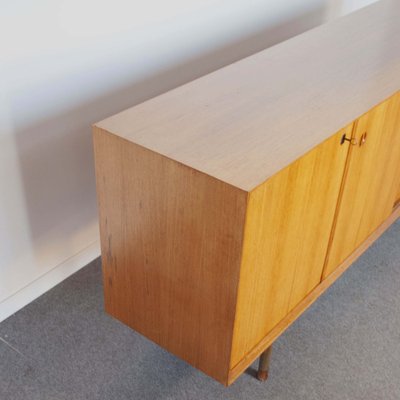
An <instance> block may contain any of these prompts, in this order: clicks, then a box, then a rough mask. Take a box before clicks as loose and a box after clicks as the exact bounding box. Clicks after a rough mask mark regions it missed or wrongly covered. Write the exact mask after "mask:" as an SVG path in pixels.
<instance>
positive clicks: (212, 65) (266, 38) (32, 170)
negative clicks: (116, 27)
mask: <svg viewBox="0 0 400 400" xmlns="http://www.w3.org/2000/svg"><path fill="white" fill-rule="evenodd" d="M325 11H326V10H325V8H324V7H318V8H315V9H314V10H312V11H311V12H308V13H307V14H304V15H299V16H298V17H296V18H295V19H291V20H286V21H284V22H282V23H281V24H279V25H277V26H273V27H269V28H268V29H265V30H262V31H259V32H256V33H254V34H253V35H252V36H249V37H246V38H242V39H241V40H237V41H234V42H231V43H228V44H226V45H225V46H223V47H220V48H217V49H214V50H212V51H209V52H207V53H204V54H199V55H198V56H197V57H195V58H191V59H187V60H186V61H185V62H183V63H180V64H178V65H174V66H171V67H170V68H168V69H166V70H164V71H162V72H160V73H157V74H156V75H153V76H151V77H148V78H146V79H144V80H140V81H133V82H130V83H127V85H126V87H124V88H122V89H121V88H120V89H117V90H115V91H114V92H107V93H103V94H102V96H101V97H97V98H93V99H91V101H89V102H86V104H83V105H79V107H76V108H73V109H69V110H68V111H67V112H65V113H63V114H59V115H53V116H52V117H51V118H47V119H46V120H42V121H40V122H39V123H36V124H34V125H32V126H28V127H24V128H22V129H18V127H17V128H16V135H15V138H16V147H17V152H18V158H19V163H20V169H21V175H22V179H23V186H24V192H25V198H26V207H27V213H28V216H29V223H30V230H31V232H30V233H31V237H32V241H33V243H34V245H35V242H37V241H43V240H59V239H61V240H62V238H63V237H68V236H69V235H72V236H73V235H74V234H75V233H76V232H77V231H78V230H79V229H83V228H84V227H85V226H87V225H88V224H93V223H95V221H96V219H97V210H96V196H95V179H94V167H93V152H92V137H91V124H93V123H94V122H96V121H99V120H101V119H103V118H105V117H107V116H110V115H112V114H114V113H116V112H119V111H121V110H123V109H126V108H128V107H130V106H133V105H135V104H138V103H140V102H143V101H144V100H147V99H149V98H151V97H154V96H156V95H158V94H160V93H163V92H165V91H167V90H169V89H172V88H174V87H176V86H179V85H181V84H183V83H186V82H188V81H190V80H193V79H195V78H197V77H199V76H202V75H204V74H207V73H209V72H211V71H213V70H216V69H218V68H220V67H222V66H224V65H227V64H230V63H232V62H234V61H236V60H239V59H241V58H243V57H246V56H248V55H251V54H253V53H255V52H258V51H260V50H262V49H264V48H267V47H269V46H272V45H274V44H276V43H279V42H281V41H283V40H285V39H288V38H290V37H292V36H295V35H297V34H299V33H302V32H304V31H306V30H308V29H310V28H312V27H315V26H317V25H319V24H321V23H322V22H324V17H325ZM77 90H79V88H78V89H77ZM32 96H34V93H32ZM83 246H84V245H82V247H83Z"/></svg>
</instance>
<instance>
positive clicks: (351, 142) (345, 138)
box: [340, 133, 358, 146]
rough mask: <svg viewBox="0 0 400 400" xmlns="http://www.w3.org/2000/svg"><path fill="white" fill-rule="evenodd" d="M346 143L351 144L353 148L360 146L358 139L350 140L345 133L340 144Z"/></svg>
mask: <svg viewBox="0 0 400 400" xmlns="http://www.w3.org/2000/svg"><path fill="white" fill-rule="evenodd" d="M344 142H349V143H350V144H351V145H352V146H356V145H357V144H358V142H357V139H356V138H348V137H346V134H345V133H344V134H343V136H342V139H341V140H340V144H343V143H344Z"/></svg>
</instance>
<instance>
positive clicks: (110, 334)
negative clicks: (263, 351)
mask: <svg viewBox="0 0 400 400" xmlns="http://www.w3.org/2000/svg"><path fill="white" fill-rule="evenodd" d="M253 368H255V365H253ZM253 372H254V371H252V370H249V371H248V372H247V373H245V374H243V375H242V376H241V377H240V378H239V379H238V380H237V381H236V382H235V383H234V384H233V385H232V386H230V387H229V388H224V387H223V386H221V385H220V384H218V383H216V382H214V381H213V380H212V379H210V378H208V377H206V376H204V375H203V374H202V373H201V372H199V371H197V370H195V369H194V368H192V367H190V366H188V365H186V364H185V363H184V362H182V361H180V360H178V359H177V358H175V357H174V356H172V355H170V354H168V353H167V352H166V351H164V350H162V349H160V348H159V347H158V346H156V345H154V344H153V343H151V342H150V341H148V340H147V339H145V338H143V337H141V336H140V335H139V334H137V333H135V332H134V331H132V330H130V329H129V328H127V327H125V326H123V325H122V324H121V323H119V322H117V321H116V320H114V319H112V318H111V317H109V316H107V315H105V314H104V312H103V299H102V286H101V272H100V261H99V260H96V261H94V262H92V263H91V264H89V265H88V266H86V267H85V268H83V269H82V270H81V271H79V272H78V273H76V274H75V275H73V276H72V277H70V278H69V279H67V280H66V281H64V282H63V283H61V284H60V285H58V286H57V287H56V288H54V289H53V290H51V291H49V292H48V293H46V294H45V295H43V296H42V297H40V298H39V299H38V300H36V301H34V302H33V303H31V304H29V305H28V306H27V307H25V308H24V309H23V310H21V311H19V312H18V313H16V314H15V315H13V316H12V317H10V318H8V319H7V320H6V321H4V322H2V323H1V324H0V399H1V400H20V399H24V400H25V399H27V400H28V399H29V400H47V399H49V400H50V399H51V400H58V399H68V400H80V399H85V400H86V399H96V400H97V399H104V400H105V399H107V400H111V399H115V400H125V399H151V400H153V399H202V400H203V399H213V400H214V399H246V400H250V399H254V400H257V399H271V400H272V399H280V400H284V399H296V400H298V399H304V400H314V399H323V400H331V399H332V400H333V399H335V400H336V399H337V400H346V399H352V400H357V399H360V400H361V399H362V400H369V399H371V400H372V399H373V400H375V399H376V400H381V399H385V400H391V399H393V400H399V399H400V222H397V223H396V224H395V225H393V226H392V228H391V229H390V230H389V231H388V232H386V234H385V235H384V236H383V237H382V238H381V239H380V240H379V241H378V242H377V243H375V244H374V245H373V246H372V247H371V248H370V250H368V252H367V253H365V254H364V255H363V256H362V257H361V258H360V259H359V260H358V262H357V263H355V264H354V265H353V266H352V268H351V269H350V270H349V271H348V272H347V273H346V274H345V275H344V276H343V277H342V278H341V279H340V280H339V281H338V282H337V283H335V284H334V285H333V286H332V287H331V288H330V289H329V291H328V292H327V293H326V294H325V295H324V296H323V297H322V298H320V299H319V300H318V301H317V302H316V303H315V304H314V306H313V307H311V308H310V310H309V311H307V312H306V313H305V314H304V315H303V316H302V317H301V318H300V319H299V320H298V321H296V323H295V324H293V325H292V326H291V328H289V330H288V331H287V332H286V333H285V334H283V335H282V336H281V337H280V338H279V339H278V341H277V342H276V343H275V346H274V351H273V355H272V367H271V372H270V379H269V380H268V382H266V383H260V382H258V381H257V380H256V379H254V378H253V376H252V374H253Z"/></svg>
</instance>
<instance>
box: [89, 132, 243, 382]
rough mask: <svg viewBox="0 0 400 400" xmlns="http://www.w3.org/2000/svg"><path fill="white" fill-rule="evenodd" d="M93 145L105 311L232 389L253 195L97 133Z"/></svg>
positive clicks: (108, 135)
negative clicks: (233, 347)
mask: <svg viewBox="0 0 400 400" xmlns="http://www.w3.org/2000/svg"><path fill="white" fill-rule="evenodd" d="M94 147H95V159H96V181H97V191H98V199H99V211H100V233H101V251H102V263H103V276H104V291H105V307H106V311H107V312H109V313H110V314H111V315H113V316H114V317H116V318H118V319H119V320H121V321H122V322H124V323H125V324H127V325H128V326H130V327H132V328H133V329H135V330H136V331H138V332H139V333H142V334H143V335H145V336H146V337H148V338H149V339H151V340H153V341H154V342H156V343H158V344H159V345H161V346H162V347H164V348H165V349H167V350H169V351H170V352H172V353H173V354H175V355H177V356H178V357H180V358H182V359H183V360H185V361H188V362H189V363H190V364H192V365H193V366H195V367H197V368H198V369H200V370H202V371H203V372H205V373H207V374H209V375H211V376H212V377H213V378H214V379H217V380H219V381H220V382H222V383H226V382H227V376H228V371H229V359H230V350H231V343H232V332H233V322H234V313H235V306H236V293H237V283H238V278H239V267H240V258H241V251H242V238H243V229H244V220H245V212H246V201H247V193H246V192H243V191H241V190H239V189H237V188H234V187H232V186H230V185H227V184H226V183H223V182H221V181H218V180H215V179H213V178H210V177H209V176H207V175H204V174H202V173H199V172H197V171H195V170H193V169H190V168H188V167H186V166H184V165H182V164H179V163H176V162H174V161H172V160H169V159H167V158H165V157H162V156H159V155H158V154H156V153H154V152H152V151H149V150H147V149H144V148H142V147H140V146H138V145H136V144H133V143H130V142H128V141H126V140H124V139H122V138H119V137H117V136H115V135H111V134H109V133H106V132H103V131H101V130H100V129H98V128H95V130H94ZM132 362H135V360H132Z"/></svg>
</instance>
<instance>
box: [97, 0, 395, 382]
mask: <svg viewBox="0 0 400 400" xmlns="http://www.w3.org/2000/svg"><path fill="white" fill-rule="evenodd" d="M398 21H400V3H399V2H397V1H394V0H383V1H380V2H378V3H376V4H373V5H371V6H368V7H366V8H364V9H361V10H360V11H357V12H355V13H353V14H350V15H349V16H346V17H343V18H341V19H338V20H335V21H333V22H331V23H328V24H325V25H322V26H321V27H318V28H316V29H313V30H311V31H309V32H306V33H305V34H302V35H299V36H297V37H295V38H293V39H291V40H288V41H286V42H284V43H281V44H280V45H277V46H275V47H272V48H270V49H267V50H265V51H262V52H260V53H257V54H255V55H253V56H251V57H248V58H246V59H244V60H241V61H239V62H236V63H234V64H231V65H229V66H227V67H225V68H222V69H220V70H218V71H216V72H213V73H211V74H209V75H206V76H204V77H202V78H200V79H197V80H195V81H193V82H190V83H188V84H186V85H183V86H181V87H179V88H177V89H174V90H171V91H169V92H167V93H165V94H163V95H161V96H158V97H156V98H154V99H151V100H149V101H146V102H144V103H142V104H139V105H137V106H135V107H132V108H130V109H128V110H126V111H123V112H121V113H119V114H117V115H115V116H112V117H110V118H108V119H106V120H104V121H102V122H99V123H98V124H96V125H95V126H94V149H95V164H96V180H97V191H98V204H99V213H100V233H101V248H102V262H103V275H104V294H105V307H106V310H107V312H108V313H110V314H111V315H113V316H114V317H116V318H117V319H119V320H121V321H122V322H124V323H125V324H127V325H129V326H130V327H132V328H133V329H135V330H136V331H138V332H139V333H141V334H143V335H144V336H146V337H148V338H149V339H151V340H153V341H154V342H156V343H158V344H159V345H160V346H162V347H164V348H165V349H167V350H169V351H170V352H172V353H173V354H175V355H177V356H178V357H180V358H182V359H183V360H185V361H187V362H188V363H190V364H191V365H193V366H195V367H196V368H198V369H200V370H201V371H203V372H205V373H206V374H208V375H209V376H211V377H213V378H214V379H216V380H218V381H219V382H221V383H223V384H225V385H229V384H230V383H232V382H233V381H234V380H235V379H236V378H237V377H238V376H239V375H240V374H241V373H242V372H243V371H244V370H245V369H246V368H247V367H248V366H249V365H250V364H251V363H252V362H253V361H254V360H255V359H256V358H257V357H258V356H259V355H260V354H261V353H263V352H264V351H265V350H266V349H268V348H269V347H270V345H271V344H272V343H273V341H274V340H275V339H276V338H277V337H278V336H279V335H280V334H281V333H282V332H284V330H285V329H286V328H287V327H288V326H289V325H290V324H291V323H292V322H293V321H294V320H295V319H296V318H297V317H299V316H300V315H301V313H302V312H303V311H304V310H305V309H306V308H307V307H308V306H309V305H310V304H312V303H313V301H315V300H316V299H317V298H318V297H319V296H320V295H321V294H322V293H323V292H324V290H325V289H326V288H328V287H329V286H330V285H331V284H332V283H333V282H334V281H335V280H336V279H337V278H338V277H339V276H340V275H341V274H342V273H343V272H344V271H345V270H346V269H347V268H348V267H349V266H350V265H351V264H352V262H353V261H354V260H355V259H356V258H357V257H358V256H359V255H361V254H362V253H363V252H364V251H365V250H366V249H367V248H368V246H369V245H370V244H371V243H373V241H374V240H376V239H377V238H378V237H379V236H380V235H381V234H382V233H383V232H384V231H385V230H386V229H387V228H388V227H389V226H390V225H391V224H392V223H393V222H394V221H395V220H396V219H397V218H398V217H399V216H400V207H399V206H398V205H399V203H400V93H399V89H400V24H399V22H398ZM332 323H334V321H333V322H332ZM132 362H134V360H132Z"/></svg>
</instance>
